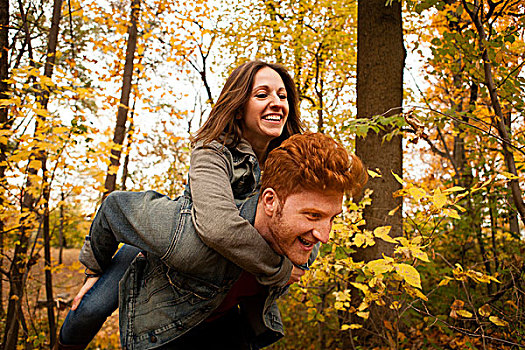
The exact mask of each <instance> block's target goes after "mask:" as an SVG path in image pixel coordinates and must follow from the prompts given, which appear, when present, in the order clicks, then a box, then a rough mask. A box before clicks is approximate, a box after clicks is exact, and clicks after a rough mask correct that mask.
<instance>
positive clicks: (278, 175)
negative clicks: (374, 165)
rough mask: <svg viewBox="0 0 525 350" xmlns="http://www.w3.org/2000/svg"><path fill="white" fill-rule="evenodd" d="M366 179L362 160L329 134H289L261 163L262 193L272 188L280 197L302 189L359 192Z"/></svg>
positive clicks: (353, 195) (282, 197)
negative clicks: (262, 171)
mask: <svg viewBox="0 0 525 350" xmlns="http://www.w3.org/2000/svg"><path fill="white" fill-rule="evenodd" d="M367 180H368V174H367V172H366V170H365V168H364V167H363V163H361V160H360V159H359V158H358V157H357V156H355V155H353V154H349V153H348V152H347V151H346V149H345V148H344V147H343V146H341V145H340V144H339V143H337V142H336V141H335V140H334V139H332V138H331V137H329V136H326V135H323V134H320V133H305V134H297V135H293V136H291V137H290V138H289V139H287V140H286V141H284V142H283V143H282V144H281V145H280V146H279V147H277V148H276V149H274V150H272V151H271V152H270V154H269V155H268V158H267V159H266V161H265V163H264V173H263V176H262V182H261V193H262V192H263V191H264V190H265V189H266V188H273V189H274V190H275V191H276V192H277V195H278V196H279V197H280V199H281V200H283V201H285V200H286V198H287V197H288V196H289V195H291V194H294V193H297V192H299V191H301V190H311V191H318V192H325V191H329V192H344V193H347V194H349V195H351V196H352V197H354V198H355V197H356V196H358V195H359V194H360V192H361V190H362V189H363V186H364V185H365V184H366V181H367Z"/></svg>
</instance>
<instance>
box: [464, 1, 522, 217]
mask: <svg viewBox="0 0 525 350" xmlns="http://www.w3.org/2000/svg"><path fill="white" fill-rule="evenodd" d="M463 5H464V8H465V10H466V11H467V13H468V14H469V16H470V18H471V19H472V22H474V25H475V26H476V30H477V32H478V41H479V47H480V49H481V50H483V52H482V54H481V56H482V59H483V71H484V73H485V86H486V87H487V90H488V92H489V96H490V102H491V105H492V109H493V110H494V114H495V115H493V116H491V119H492V123H493V124H494V125H496V129H497V130H498V134H499V136H500V138H501V140H502V142H501V147H502V149H503V157H504V159H505V164H506V165H507V170H508V171H509V173H511V174H513V175H515V176H516V178H515V179H512V180H510V181H509V187H510V189H511V193H512V199H513V201H514V205H515V206H516V209H517V210H518V213H519V214H520V217H521V221H522V222H523V224H524V225H525V203H524V201H523V197H522V193H521V189H520V183H519V181H518V179H519V177H518V172H517V169H516V162H515V160H514V153H513V151H512V148H511V147H510V146H509V145H510V144H512V143H511V136H510V135H509V134H510V130H507V128H506V125H505V116H504V115H503V112H502V110H501V104H500V101H499V96H498V93H497V88H496V84H495V83H494V76H493V73H492V70H493V69H492V63H491V61H490V58H489V54H488V50H487V49H486V48H485V43H486V41H487V35H486V34H485V29H484V28H483V23H482V22H481V17H480V12H481V11H483V9H482V8H480V7H475V8H474V9H470V8H469V6H467V4H466V3H465V0H463Z"/></svg>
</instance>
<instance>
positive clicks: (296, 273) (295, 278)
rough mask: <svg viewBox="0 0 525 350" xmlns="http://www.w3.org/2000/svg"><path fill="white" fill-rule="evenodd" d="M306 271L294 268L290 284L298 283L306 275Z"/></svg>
mask: <svg viewBox="0 0 525 350" xmlns="http://www.w3.org/2000/svg"><path fill="white" fill-rule="evenodd" d="M304 272H305V271H304V270H302V269H300V268H298V267H297V266H295V265H294V267H293V268H292V275H291V276H290V279H289V280H288V284H292V283H296V282H299V281H300V280H301V277H303V275H304Z"/></svg>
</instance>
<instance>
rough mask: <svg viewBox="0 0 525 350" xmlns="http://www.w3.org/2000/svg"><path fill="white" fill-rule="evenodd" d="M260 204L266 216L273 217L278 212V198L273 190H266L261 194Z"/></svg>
mask: <svg viewBox="0 0 525 350" xmlns="http://www.w3.org/2000/svg"><path fill="white" fill-rule="evenodd" d="M261 204H262V206H263V208H264V213H265V214H266V215H268V216H273V215H274V214H275V212H276V211H277V210H278V206H279V198H278V197H277V193H275V190H274V189H273V188H266V189H265V190H264V191H263V193H262V194H261Z"/></svg>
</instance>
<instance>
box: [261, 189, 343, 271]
mask: <svg viewBox="0 0 525 350" xmlns="http://www.w3.org/2000/svg"><path fill="white" fill-rule="evenodd" d="M276 197H277V196H275V198H274V200H276V201H277V202H276V203H275V204H276V206H275V208H276V210H275V212H274V215H272V218H271V220H270V222H269V225H268V229H269V232H270V235H271V244H272V246H273V248H274V249H275V251H276V252H277V253H279V254H283V255H286V256H287V257H288V259H290V260H291V261H292V262H293V263H294V264H296V265H301V264H304V263H306V262H307V261H308V258H309V257H310V253H311V252H312V249H313V247H314V245H315V244H316V243H317V242H322V243H326V242H328V239H329V237H330V230H331V229H332V222H333V219H334V218H335V217H336V216H337V215H339V214H340V213H341V205H342V202H343V193H341V192H317V191H302V192H298V193H295V194H291V195H289V196H288V198H286V201H285V202H284V205H283V203H282V202H281V201H279V200H278V199H276Z"/></svg>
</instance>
